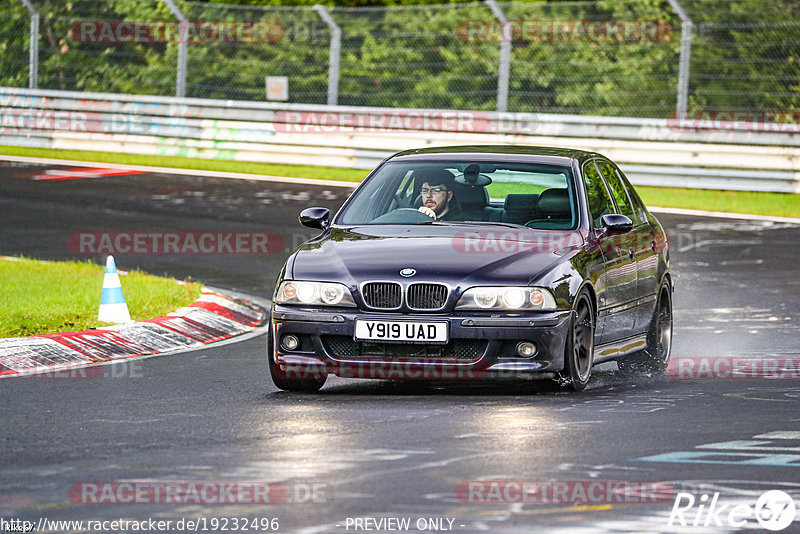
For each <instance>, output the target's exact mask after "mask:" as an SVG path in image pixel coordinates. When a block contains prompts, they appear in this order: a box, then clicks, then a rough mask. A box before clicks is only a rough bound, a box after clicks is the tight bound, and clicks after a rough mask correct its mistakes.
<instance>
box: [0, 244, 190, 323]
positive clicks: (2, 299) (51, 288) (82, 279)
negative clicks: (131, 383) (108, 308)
mask: <svg viewBox="0 0 800 534" xmlns="http://www.w3.org/2000/svg"><path fill="white" fill-rule="evenodd" d="M104 271H105V268H104V267H102V266H99V265H94V264H92V263H88V262H86V263H79V262H46V261H38V260H32V259H27V258H12V259H6V258H3V257H0V310H3V312H2V314H0V337H17V336H32V335H35V334H46V333H50V332H65V331H74V330H85V329H87V328H94V327H97V326H104V323H99V322H98V321H97V312H98V307H99V305H100V293H101V292H102V289H103V273H104ZM120 280H121V282H122V290H123V292H124V293H125V300H126V301H127V303H128V309H129V310H130V313H131V317H132V318H133V319H134V320H137V321H138V320H144V319H151V318H153V317H160V316H162V315H166V314H167V313H169V312H171V311H173V310H175V309H177V308H180V307H181V306H185V305H187V304H191V303H192V302H194V301H195V300H197V298H198V297H199V296H200V288H201V286H202V284H200V283H198V282H189V283H186V284H185V285H180V284H178V283H176V281H175V280H174V279H170V278H161V277H158V276H153V275H150V274H146V273H143V272H141V271H130V272H129V273H128V275H123V276H120Z"/></svg>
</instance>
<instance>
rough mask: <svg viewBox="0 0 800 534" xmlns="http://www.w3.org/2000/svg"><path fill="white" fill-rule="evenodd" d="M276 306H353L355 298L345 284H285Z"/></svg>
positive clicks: (299, 282)
mask: <svg viewBox="0 0 800 534" xmlns="http://www.w3.org/2000/svg"><path fill="white" fill-rule="evenodd" d="M275 303H276V304H308V305H311V306H353V307H355V305H356V303H355V301H353V296H352V295H351V294H350V290H349V289H347V287H346V286H345V285H344V284H337V283H333V282H303V281H297V280H291V281H288V282H283V283H282V284H281V285H280V287H278V291H277V292H276V293H275Z"/></svg>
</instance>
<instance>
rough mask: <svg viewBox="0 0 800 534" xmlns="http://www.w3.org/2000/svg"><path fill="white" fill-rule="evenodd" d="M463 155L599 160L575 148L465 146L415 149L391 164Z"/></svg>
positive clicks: (561, 162)
mask: <svg viewBox="0 0 800 534" xmlns="http://www.w3.org/2000/svg"><path fill="white" fill-rule="evenodd" d="M465 155H469V156H472V157H476V158H480V159H482V160H488V161H516V162H524V161H529V162H537V163H552V164H555V165H568V164H569V162H570V160H577V161H579V162H583V161H585V160H587V159H589V158H592V157H602V156H601V155H600V154H597V153H595V152H587V151H585V150H578V149H576V148H561V147H551V146H525V145H464V146H442V147H431V148H415V149H411V150H404V151H402V152H398V153H397V154H395V155H393V156H392V157H391V158H389V159H390V160H392V161H393V160H403V161H405V160H421V159H424V160H439V161H449V160H461V159H463V158H464V156H465Z"/></svg>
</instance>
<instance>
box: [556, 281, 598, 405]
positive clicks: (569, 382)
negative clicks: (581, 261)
mask: <svg viewBox="0 0 800 534" xmlns="http://www.w3.org/2000/svg"><path fill="white" fill-rule="evenodd" d="M574 309H575V318H574V319H573V321H572V325H571V326H570V331H569V334H568V335H567V341H566V343H565V351H564V371H562V372H561V376H560V377H559V378H558V379H557V380H558V384H559V385H560V387H561V388H562V389H566V390H571V391H583V390H584V389H586V385H587V384H588V383H589V379H590V378H591V377H592V365H593V363H594V329H595V315H594V307H593V306H592V301H591V299H590V298H589V295H588V294H587V293H586V292H585V291H581V292H580V294H579V295H578V298H577V299H575V308H574Z"/></svg>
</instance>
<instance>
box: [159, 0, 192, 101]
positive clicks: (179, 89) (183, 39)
mask: <svg viewBox="0 0 800 534" xmlns="http://www.w3.org/2000/svg"><path fill="white" fill-rule="evenodd" d="M164 3H165V4H166V5H167V9H169V10H170V12H171V13H172V15H173V16H174V17H175V18H176V19H178V24H179V25H180V31H179V32H178V36H179V37H178V73H177V76H176V80H175V96H178V97H183V96H186V60H187V58H188V46H189V42H188V40H189V34H188V28H189V23H188V21H187V20H186V17H185V16H184V14H183V12H182V11H181V10H180V9H179V8H178V6H176V5H175V2H174V1H173V0H164Z"/></svg>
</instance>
